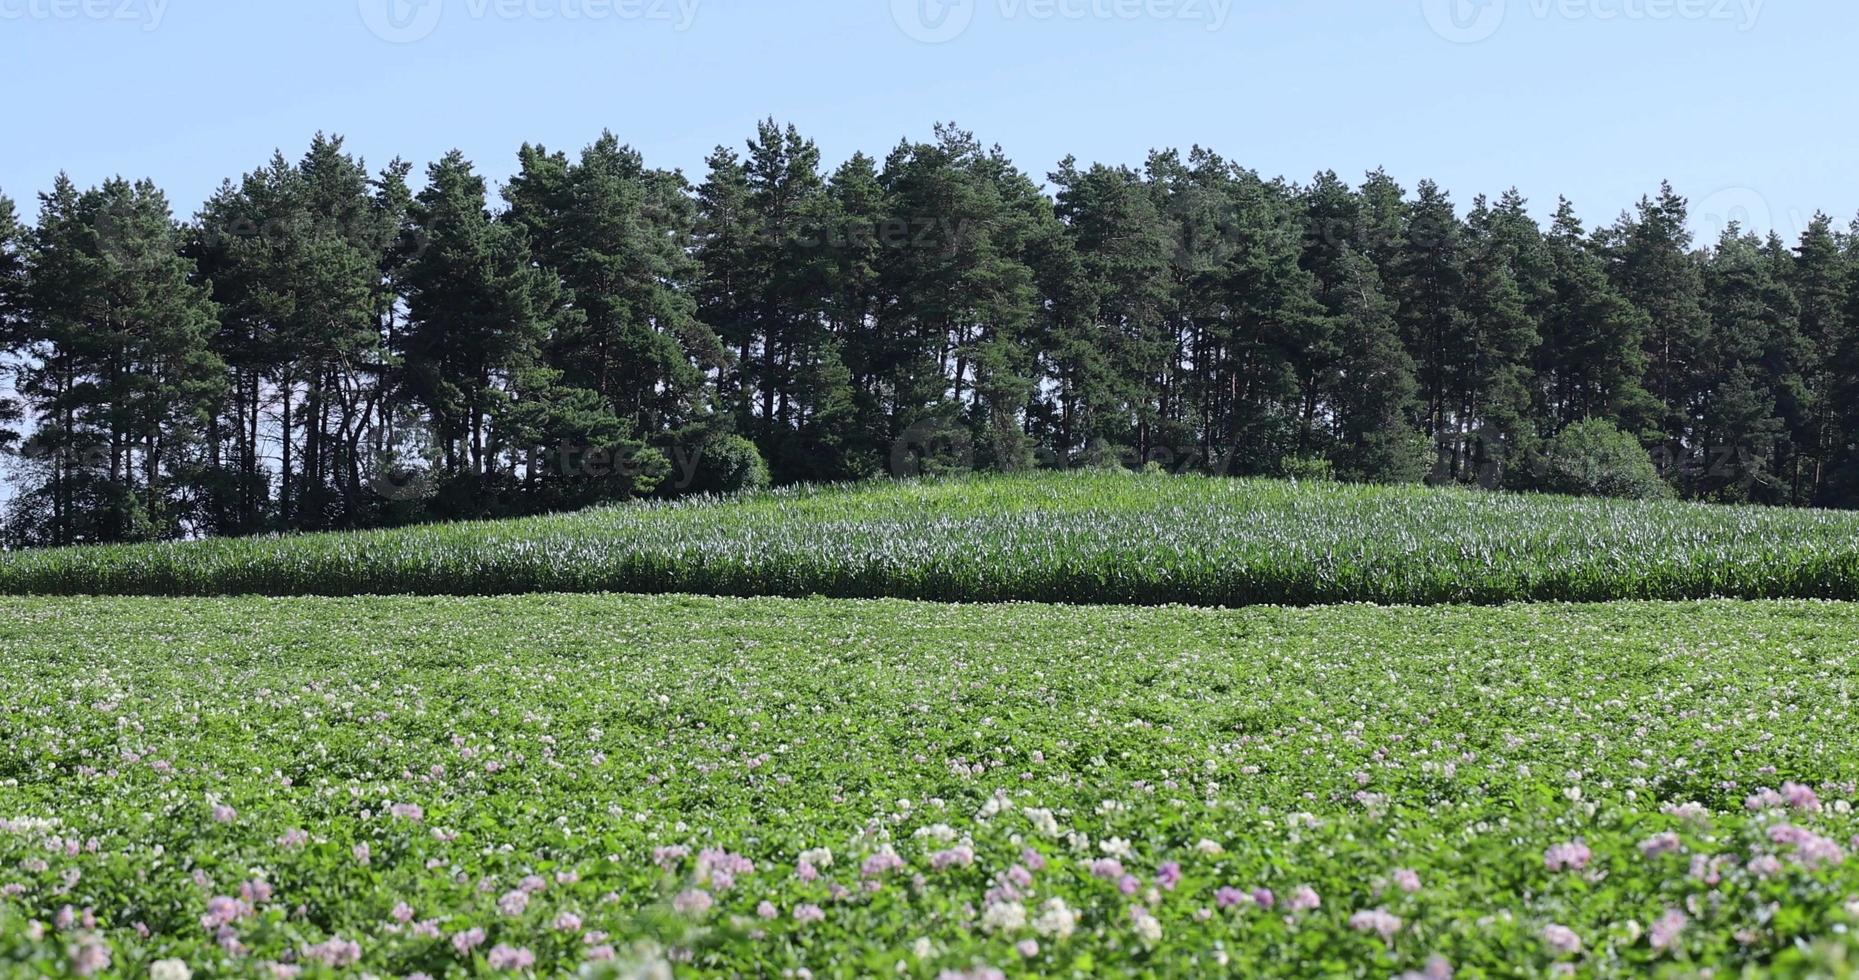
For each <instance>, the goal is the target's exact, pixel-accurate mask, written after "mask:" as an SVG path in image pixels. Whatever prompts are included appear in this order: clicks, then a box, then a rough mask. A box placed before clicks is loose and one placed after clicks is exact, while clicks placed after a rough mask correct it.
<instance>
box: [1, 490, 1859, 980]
mask: <svg viewBox="0 0 1859 980" xmlns="http://www.w3.org/2000/svg"><path fill="white" fill-rule="evenodd" d="M755 506H761V505H754V506H752V507H750V508H748V509H747V512H750V513H752V512H753V511H754V507H755ZM1006 512H1007V508H1004V507H1003V508H1002V513H1003V514H1004V513H1006ZM1855 679H1859V609H1855V608H1854V607H1851V606H1847V605H1839V604H1822V603H1695V604H1689V603H1688V604H1670V605H1666V604H1615V605H1593V606H1560V605H1536V606H1511V607H1505V608H1499V609H1489V608H1465V607H1448V608H1438V609H1425V610H1422V609H1376V608H1370V607H1361V606H1345V607H1336V608H1330V609H1322V610H1286V609H1254V610H1237V611H1230V612H1205V611H1193V610H1183V609H1142V608H1106V607H1099V608H1088V607H1074V606H1037V605H1012V606H930V605H920V604H914V603H905V602H878V603H854V602H839V601H829V600H808V601H792V600H781V599H757V600H729V599H700V598H688V597H683V598H681V597H658V598H641V599H629V598H618V597H608V596H548V597H542V596H537V597H508V598H492V599H432V598H405V597H403V598H375V599H316V598H309V599H304V598H299V599H186V600H150V599H23V600H22V599H15V600H7V601H4V602H0V735H3V736H4V737H3V738H0V974H4V975H8V976H11V975H34V976H37V975H53V976H57V975H70V974H73V973H84V972H85V971H88V972H89V975H94V976H131V977H145V976H151V975H152V976H157V977H163V978H178V977H184V976H189V975H191V976H195V977H208V976H285V975H297V974H296V973H294V972H293V971H301V975H302V976H306V977H313V976H325V975H336V974H338V973H340V974H342V975H355V974H357V973H359V972H367V973H372V974H374V975H378V976H390V975H391V976H410V975H415V974H423V975H427V976H432V977H439V976H446V975H455V976H462V975H469V974H471V973H474V972H479V971H487V970H498V969H502V970H507V971H520V972H525V973H530V974H533V975H538V976H557V975H565V974H572V973H574V972H576V971H582V972H583V973H584V975H589V976H602V975H624V976H666V975H669V973H670V972H672V971H674V970H675V971H677V972H680V973H704V974H711V973H714V974H722V975H739V976H795V977H798V976H808V975H811V976H815V977H834V976H879V975H882V976H900V975H901V976H906V977H935V976H938V975H955V976H976V977H979V976H993V975H999V974H1008V975H1016V976H1017V975H1073V976H1095V975H1111V974H1132V975H1182V976H1209V975H1235V976H1267V975H1293V976H1314V975H1324V976H1361V977H1376V978H1387V977H1394V976H1403V975H1411V976H1417V977H1443V976H1448V975H1457V976H1461V977H1478V976H1543V975H1548V974H1550V973H1551V972H1552V971H1554V970H1559V969H1566V970H1569V971H1571V972H1580V973H1581V974H1583V975H1619V976H1645V975H1652V974H1655V973H1658V972H1660V971H1664V972H1667V973H1670V974H1672V975H1684V976H1700V975H1708V974H1707V973H1706V972H1704V971H1707V970H1714V971H1716V974H1717V975H1723V976H1736V975H1769V974H1773V975H1782V976H1788V975H1793V976H1808V975H1816V976H1838V975H1847V974H1843V973H1841V970H1850V966H1851V964H1852V963H1853V962H1854V958H1855V957H1856V956H1859V949H1855V947H1854V945H1853V933H1852V932H1851V931H1850V930H1852V929H1855V928H1859V859H1855V858H1853V857H1852V852H1853V850H1854V848H1855V847H1856V846H1859V841H1855V839H1854V836H1855V834H1859V819H1855V817H1854V815H1853V813H1852V803H1853V800H1854V799H1855V797H1859V786H1855V784H1854V781H1853V774H1854V773H1855V772H1859V742H1855V740H1854V739H1853V738H1852V737H1851V736H1852V718H1853V717H1854V714H1855V710H1856V709H1859V704H1855V692H1854V681H1855ZM1842 963H1844V964H1845V966H1841V964H1842ZM996 971H998V972H996ZM1745 971H1748V972H1745Z"/></svg>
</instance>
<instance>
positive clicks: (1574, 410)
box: [1535, 198, 1660, 441]
mask: <svg viewBox="0 0 1859 980" xmlns="http://www.w3.org/2000/svg"><path fill="white" fill-rule="evenodd" d="M1545 245H1546V252H1547V255H1548V259H1549V293H1548V296H1547V298H1546V302H1545V305H1544V307H1543V315H1542V343H1541V345H1540V346H1539V347H1538V348H1537V357H1536V377H1537V383H1536V392H1535V394H1536V398H1537V401H1538V404H1539V408H1538V411H1537V414H1538V416H1539V418H1540V419H1541V422H1542V430H1541V435H1542V436H1543V437H1544V438H1549V437H1552V436H1554V435H1556V434H1557V433H1559V432H1561V431H1562V430H1563V429H1565V428H1567V427H1568V426H1571V425H1573V424H1575V423H1577V422H1581V421H1584V420H1587V419H1591V418H1604V419H1610V420H1616V421H1618V422H1620V423H1622V425H1623V427H1624V428H1625V429H1627V430H1628V431H1630V432H1635V433H1639V432H1641V431H1642V430H1645V429H1647V428H1648V427H1656V426H1657V425H1658V424H1659V421H1660V419H1659V417H1658V413H1657V410H1656V407H1655V406H1653V405H1652V404H1651V400H1650V396H1649V395H1648V394H1647V393H1646V390H1645V389H1644V388H1643V387H1641V384H1640V379H1641V378H1642V377H1644V375H1645V372H1646V355H1645V352H1644V350H1643V347H1642V345H1643V343H1644V338H1645V335H1646V331H1647V320H1646V315H1645V314H1644V313H1643V312H1641V311H1640V310H1639V309H1638V308H1636V307H1634V306H1633V304H1631V303H1629V302H1627V301H1626V300H1625V299H1624V298H1622V297H1621V296H1620V294H1619V293H1618V292H1616V291H1615V290H1614V287H1613V284H1612V283H1611V282H1609V281H1608V278H1607V266H1606V262H1605V260H1604V259H1603V258H1602V257H1601V256H1600V255H1597V254H1596V253H1595V252H1594V250H1593V248H1592V247H1591V246H1590V244H1589V241H1588V235H1587V232H1586V231H1585V230H1584V229H1583V228H1582V224H1581V220H1580V219H1579V218H1577V217H1576V215H1575V206H1574V205H1573V204H1571V203H1569V201H1568V199H1567V198H1563V199H1562V201H1561V203H1560V204H1559V205H1558V206H1557V208H1556V217H1555V221H1554V223H1553V224H1552V225H1551V228H1550V232H1549V235H1548V238H1547V240H1546V242H1545ZM1652 437H1653V439H1654V441H1656V440H1657V439H1658V435H1657V430H1656V429H1655V430H1654V433H1653V434H1652Z"/></svg>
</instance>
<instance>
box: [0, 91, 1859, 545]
mask: <svg viewBox="0 0 1859 980" xmlns="http://www.w3.org/2000/svg"><path fill="white" fill-rule="evenodd" d="M410 178H411V168H410V167H409V166H408V165H407V164H405V163H403V162H398V161H396V162H394V163H391V164H389V165H388V166H387V167H385V168H384V169H381V170H378V171H371V170H369V169H368V168H367V167H366V165H365V164H364V163H363V162H362V161H361V160H358V159H356V158H355V157H354V156H353V155H351V154H350V153H349V152H347V151H346V150H345V148H344V146H343V142H342V140H341V139H340V138H334V137H325V136H320V135H319V136H318V137H317V138H316V139H315V140H314V141H313V142H312V144H311V145H310V148H309V150H308V152H307V153H305V154H304V155H303V156H302V157H301V158H299V159H294V160H293V159H290V158H287V157H286V156H284V155H282V154H279V155H277V156H275V157H274V158H273V159H272V160H271V161H269V162H268V163H266V164H265V165H263V166H261V167H259V168H258V169H255V170H253V171H251V172H250V173H247V174H245V175H244V176H243V177H240V178H238V179H236V180H230V181H228V182H226V183H225V184H224V185H223V186H222V187H221V189H220V190H219V191H218V192H217V193H216V194H214V195H213V196H212V198H211V199H210V200H208V201H207V202H206V203H205V205H204V206H203V207H202V208H201V209H200V211H199V213H198V214H196V215H194V216H193V217H192V218H191V219H190V220H185V221H177V220H176V218H175V216H174V215H173V214H172V213H171V210H170V207H169V204H168V202H167V200H166V199H165V197H164V196H163V194H162V192H161V191H160V190H159V189H158V188H157V187H155V186H153V185H152V184H150V183H148V182H135V183H131V182H128V181H125V180H120V179H119V180H111V181H109V182H106V183H104V184H103V185H102V186H99V187H94V188H90V189H80V188H78V187H76V186H74V185H73V184H72V182H71V181H69V180H68V179H64V178H60V179H59V180H58V181H57V182H56V184H55V185H54V186H53V187H52V188H51V190H49V191H48V192H45V193H42V194H40V195H39V201H38V205H39V207H38V215H37V218H36V221H30V222H29V223H27V222H26V221H22V218H21V217H19V216H18V215H17V214H16V209H15V207H14V206H13V204H12V203H11V202H8V201H7V200H6V199H5V198H3V197H0V328H3V333H0V340H3V342H4V346H5V348H6V350H7V352H8V354H9V357H8V359H7V363H8V366H9V367H8V370H9V372H10V375H11V377H10V381H11V385H10V389H11V392H10V397H9V398H8V399H7V400H6V402H5V404H4V406H0V408H3V410H4V414H5V419H4V428H5V429H6V432H5V435H4V442H5V449H6V451H7V454H8V456H9V458H10V462H9V466H8V481H9V485H10V488H11V500H10V503H9V506H8V512H7V515H6V538H7V542H8V543H9V544H11V545H14V546H23V545H39V544H65V543H71V542H80V541H124V540H137V539H151V538H166V537H176V536H186V535H229V534H251V533H261V532H271V531H286V530H315V529H330V528H347V527H358V526H368V525H377V524H386V523H403V522H408V521H414V520H422V519H444V518H465V517H482V516H497V515H503V514H514V513H523V512H534V511H542V510H551V509H562V508H571V507H578V506H583V505H587V504H592V503H596V502H601V501H610V500H619V499H625V498H629V497H636V496H642V495H657V494H671V493H678V492H690V491H701V490H727V489H733V488H736V487H741V486H745V485H753V484H756V483H759V482H763V481H765V480H769V479H772V480H773V481H774V482H779V483H787V482H801V481H823V480H844V479H857V478H863V477H868V476H873V475H878V474H884V473H897V472H906V471H907V472H919V471H923V470H938V469H942V470H951V469H963V468H973V469H979V470H1012V469H1022V468H1027V467H1035V466H1044V467H1081V466H1114V465H1122V466H1130V467H1133V468H1134V467H1142V466H1145V465H1147V466H1162V467H1166V468H1169V469H1199V470H1210V471H1217V472H1226V473H1233V474H1267V475H1285V476H1296V477H1302V478H1318V477H1324V478H1328V477H1334V478H1338V479H1345V480H1355V481H1378V482H1414V481H1421V480H1431V481H1435V482H1460V483H1477V484H1482V485H1485V486H1488V487H1493V488H1511V489H1548V490H1565V491H1574V492H1592V493H1618V494H1631V495H1641V496H1647V495H1662V494H1668V493H1669V494H1677V495H1680V496H1683V497H1688V498H1696V499H1705V500H1720V501H1749V502H1758V503H1768V504H1778V505H1830V506H1844V505H1849V504H1855V503H1859V234H1856V233H1855V230H1854V229H1851V228H1846V229H1841V228H1836V227H1835V225H1834V222H1833V221H1832V220H1831V219H1829V218H1827V217H1826V216H1824V215H1822V216H1817V217H1816V218H1815V219H1814V221H1813V222H1812V223H1811V225H1810V227H1809V228H1808V229H1807V231H1806V232H1805V234H1803V235H1802V237H1801V238H1800V240H1799V241H1796V242H1784V241H1782V240H1780V239H1779V238H1777V237H1774V236H1773V235H1770V236H1768V237H1759V236H1758V235H1756V234H1754V233H1752V232H1751V231H1749V230H1746V229H1742V228H1738V227H1735V226H1734V225H1733V226H1731V227H1730V228H1728V229H1726V230H1725V232H1724V234H1723V236H1722V238H1721V239H1720V240H1718V241H1714V242H1705V243H1697V242H1694V241H1693V240H1692V236H1691V234H1690V232H1689V231H1688V230H1687V229H1688V224H1689V216H1688V214H1687V203H1686V201H1685V200H1684V199H1683V198H1682V197H1681V196H1679V194H1677V193H1676V192H1675V191H1674V190H1673V189H1672V188H1671V187H1669V186H1666V187H1663V188H1661V189H1660V191H1659V192H1658V194H1657V195H1656V196H1652V197H1648V198H1646V199H1644V200H1643V201H1642V202H1641V203H1640V204H1639V205H1638V207H1637V208H1636V209H1635V210H1633V211H1631V212H1628V213H1625V214H1623V215H1621V216H1620V217H1619V218H1618V219H1616V220H1615V221H1613V222H1612V223H1611V224H1603V225H1598V226H1596V227H1592V228H1590V227H1586V226H1584V225H1583V223H1582V221H1581V220H1580V219H1579V218H1578V217H1577V215H1576V212H1575V209H1574V207H1573V206H1572V205H1571V204H1570V203H1569V202H1567V201H1566V200H1565V201H1562V202H1561V204H1560V206H1559V207H1558V208H1557V209H1556V212H1555V217H1554V219H1553V221H1551V222H1550V224H1549V226H1548V227H1547V228H1544V227H1541V226H1540V225H1539V224H1538V222H1537V221H1536V220H1535V219H1534V218H1533V217H1532V216H1531V214H1530V213H1529V212H1528V210H1527V208H1526V202H1525V201H1524V200H1523V199H1522V198H1521V197H1520V195H1518V194H1517V193H1516V192H1515V191H1512V192H1510V193H1506V194H1504V195H1502V196H1500V197H1499V198H1497V199H1496V200H1488V199H1486V198H1483V197H1480V198H1478V199H1476V200H1474V201H1472V202H1470V204H1469V206H1468V207H1466V208H1465V209H1464V210H1463V213H1461V209H1460V208H1458V207H1456V206H1455V204H1454V202H1453V201H1452V200H1451V199H1450V198H1449V197H1448V195H1447V194H1446V193H1445V192H1444V191H1442V190H1441V189H1440V188H1439V187H1437V186H1436V185H1434V184H1433V183H1431V182H1427V181H1422V182H1420V183H1419V185H1418V186H1417V187H1415V188H1413V189H1411V190H1409V189H1407V188H1403V187H1402V186H1400V185H1399V184H1398V183H1397V182H1396V181H1395V180H1393V179H1392V178H1391V177H1389V176H1388V175H1387V174H1386V173H1384V172H1380V171H1377V172H1374V173H1371V174H1368V175H1367V176H1366V178H1365V179H1364V180H1362V181H1361V182H1360V183H1359V184H1354V185H1352V184H1351V183H1350V182H1348V181H1346V180H1345V179H1343V178H1341V177H1339V176H1338V175H1336V174H1334V173H1323V174H1319V175H1317V176H1316V177H1315V178H1314V179H1313V180H1311V181H1310V182H1309V183H1295V182H1289V181H1286V180H1283V179H1270V178H1266V177H1263V176H1261V175H1259V174H1258V173H1255V172H1253V171H1251V170H1248V169H1246V168H1244V167H1242V166H1239V165H1237V164H1235V163H1233V162H1230V161H1228V160H1225V159H1223V158H1221V157H1220V156H1218V155H1216V154H1214V153H1212V152H1210V151H1206V150H1201V149H1195V150H1193V151H1192V152H1189V153H1185V154H1184V153H1179V152H1175V151H1166V152H1157V153H1154V154H1152V155H1151V156H1150V157H1149V159H1148V160H1147V162H1146V164H1145V165H1144V166H1143V167H1141V168H1140V169H1132V168H1127V167H1110V166H1095V165H1094V166H1088V167H1086V166H1083V165H1081V164H1079V163H1077V162H1076V161H1073V160H1066V161H1064V162H1063V163H1061V164H1060V165H1059V166H1058V169H1057V170H1056V171H1055V172H1053V173H1051V174H1050V175H1048V177H1047V178H1046V179H1045V181H1043V182H1042V181H1040V180H1037V179H1035V178H1033V177H1032V176H1029V175H1028V174H1026V173H1025V172H1023V171H1022V170H1020V169H1019V168H1017V167H1016V166H1015V165H1014V164H1013V163H1012V162H1011V161H1009V160H1008V159H1007V158H1006V157H1005V156H1004V155H1003V154H1002V153H1001V152H1000V151H999V149H998V148H988V147H985V146H983V145H982V144H980V143H979V142H977V141H976V139H975V138H974V137H973V136H972V135H971V134H969V133H966V132H963V131H960V130H958V129H956V128H954V127H952V126H951V127H938V129H937V130H936V132H935V135H934V138H933V139H931V140H929V141H927V142H909V141H906V142H904V143H902V144H900V145H899V146H897V147H896V148H895V149H893V150H891V151H890V153H889V154H888V155H886V156H885V157H883V158H882V159H877V158H873V157H869V156H865V155H863V154H860V155H856V156H854V157H852V158H851V159H850V160H848V161H846V162H845V163H844V164H842V165H840V166H839V167H837V168H836V169H832V170H831V171H830V172H828V171H827V170H826V169H824V168H823V166H822V162H821V156H820V152H819V150H818V149H817V147H816V146H815V144H814V143H812V142H811V141H809V140H807V139H805V138H804V137H803V136H802V135H801V134H799V133H798V132H796V131H795V130H794V129H793V128H792V127H786V128H783V127H780V126H778V125H776V124H775V123H773V122H769V123H766V124H763V125H762V126H761V127H760V128H759V131H758V132H757V133H756V135H755V137H754V138H753V139H752V140H750V141H749V142H748V143H747V145H746V148H745V149H744V150H743V151H737V150H733V149H729V148H719V149H718V150H717V151H716V152H715V153H714V154H713V155H712V156H711V157H710V158H709V159H708V161H707V172H706V173H705V174H704V175H703V177H702V180H701V182H700V183H698V184H696V185H695V186H693V185H692V184H691V183H690V182H689V181H688V180H687V179H686V178H685V177H684V176H683V175H682V174H680V173H678V172H675V171H669V170H663V169H657V168H653V167H651V166H649V165H648V164H647V163H646V162H645V161H644V160H643V159H642V158H641V156H640V154H639V153H638V152H636V151H634V150H633V149H630V148H628V147H626V146H624V145H622V144H621V143H620V142H619V141H618V140H617V139H616V138H614V137H613V136H611V135H606V136H603V137H602V138H601V139H600V140H598V141H597V142H595V143H594V144H593V145H591V146H589V147H587V148H585V149H583V150H581V151H580V152H579V153H576V154H573V155H570V154H566V153H562V152H556V151H551V150H548V149H546V148H544V147H541V146H524V147H523V148H522V149H521V150H520V152H519V158H518V169H517V172H516V174H515V176H514V177H513V178H511V179H510V181H509V182H508V183H507V184H506V185H505V186H504V187H503V188H501V191H500V193H498V194H496V195H495V196H493V194H492V193H491V190H490V188H489V187H488V186H487V183H486V181H485V179H484V178H483V177H481V176H480V175H479V174H478V173H477V172H476V170H475V169H474V166H473V164H472V162H471V161H469V160H466V159H465V158H464V157H463V156H462V155H460V154H458V153H456V152H454V153H452V154H450V155H448V156H446V157H445V158H443V159H441V160H439V161H438V162H436V163H434V164H432V165H431V166H430V167H429V168H427V170H426V172H425V174H424V179H423V181H420V182H419V186H418V188H417V189H416V188H415V183H414V181H412V180H411V179H410Z"/></svg>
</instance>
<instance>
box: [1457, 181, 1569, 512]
mask: <svg viewBox="0 0 1859 980" xmlns="http://www.w3.org/2000/svg"><path fill="white" fill-rule="evenodd" d="M1526 220H1527V219H1525V218H1524V217H1523V201H1522V199H1521V198H1519V197H1517V196H1516V195H1515V194H1514V193H1512V194H1510V195H1506V198H1505V202H1504V203H1503V205H1501V208H1500V210H1498V211H1495V212H1494V211H1491V210H1490V209H1489V207H1488V205H1487V204H1486V203H1485V202H1484V201H1482V200H1480V201H1479V203H1478V206H1477V207H1476V208H1475V209H1474V212H1473V215H1472V217H1471V219H1470V220H1469V221H1468V229H1469V240H1468V241H1467V262H1466V265H1465V295H1464V297H1463V299H1462V300H1461V308H1462V310H1463V313H1464V321H1463V322H1464V324H1465V326H1466V328H1467V330H1468V334H1467V338H1466V339H1467V342H1468V346H1467V348H1466V349H1465V350H1464V351H1462V352H1461V355H1460V364H1459V365H1458V371H1457V381H1456V384H1455V385H1454V386H1455V387H1456V388H1457V389H1458V390H1459V395H1458V398H1459V406H1458V409H1457V411H1456V412H1455V414H1456V415H1457V416H1458V417H1459V418H1460V419H1461V426H1460V436H1459V441H1460V444H1461V446H1462V448H1461V450H1460V452H1461V460H1460V462H1459V463H1458V465H1457V466H1456V470H1457V471H1458V473H1459V474H1460V476H1461V478H1462V479H1463V478H1465V477H1467V476H1472V477H1474V478H1476V479H1477V480H1479V481H1480V482H1482V483H1484V484H1485V485H1487V486H1491V487H1496V486H1499V485H1501V484H1503V483H1504V482H1505V480H1506V478H1507V476H1512V475H1514V472H1513V471H1515V469H1516V465H1517V463H1518V462H1520V461H1521V460H1523V459H1525V458H1527V455H1528V454H1529V453H1530V452H1532V451H1534V449H1535V436H1536V431H1535V428H1536V427H1535V425H1534V424H1533V422H1532V419H1531V417H1530V408H1531V398H1530V389H1531V386H1532V384H1533V380H1534V379H1533V374H1532V370H1531V361H1532V359H1533V358H1534V356H1535V353H1536V347H1537V345H1538V343H1539V340H1540V337H1539V334H1538V332H1537V319H1536V317H1535V316H1533V315H1532V312H1531V309H1532V306H1535V307H1536V308H1537V309H1541V308H1542V307H1543V305H1544V304H1545V302H1546V297H1547V295H1548V292H1549V277H1548V274H1547V266H1546V262H1545V259H1546V255H1545V253H1544V250H1543V245H1542V240H1541V235H1540V233H1539V232H1538V231H1537V229H1536V227H1535V225H1534V224H1531V225H1530V226H1529V227H1528V228H1527V229H1526V228H1524V227H1522V225H1523V222H1524V221H1526Z"/></svg>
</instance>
